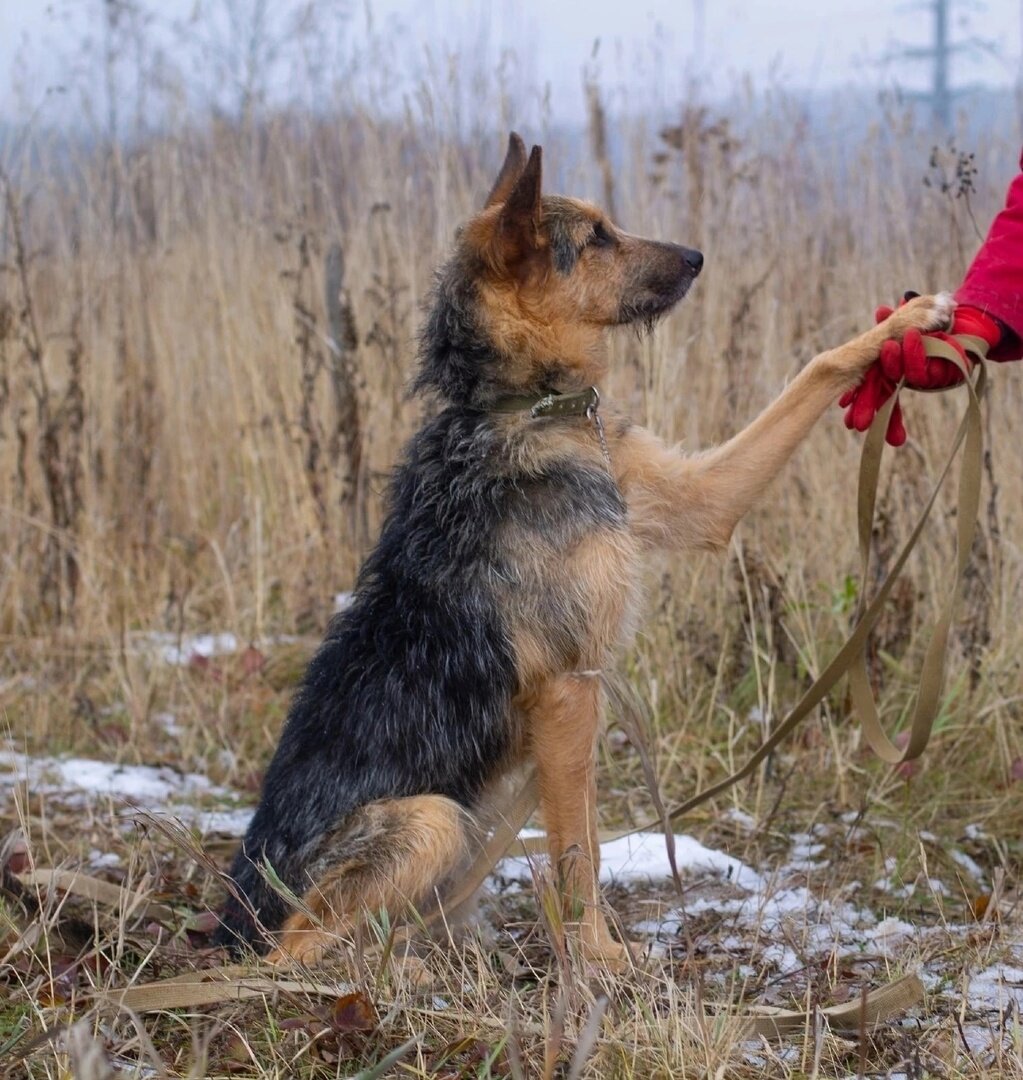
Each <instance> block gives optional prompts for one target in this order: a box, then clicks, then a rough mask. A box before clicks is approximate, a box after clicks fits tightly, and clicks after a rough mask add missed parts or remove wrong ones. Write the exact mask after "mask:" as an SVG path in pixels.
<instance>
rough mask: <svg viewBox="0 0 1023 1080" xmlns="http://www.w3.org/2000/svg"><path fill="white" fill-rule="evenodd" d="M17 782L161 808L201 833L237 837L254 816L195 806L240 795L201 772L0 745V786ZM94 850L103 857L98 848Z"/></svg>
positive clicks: (79, 800) (68, 798) (84, 800)
mask: <svg viewBox="0 0 1023 1080" xmlns="http://www.w3.org/2000/svg"><path fill="white" fill-rule="evenodd" d="M5 770H6V771H5ZM19 784H27V786H28V788H29V791H30V792H31V793H32V794H35V795H49V796H53V797H59V798H60V799H61V800H62V801H63V802H64V803H66V804H67V805H70V806H83V807H84V806H88V805H90V804H91V803H95V802H97V801H98V800H100V799H114V800H120V801H123V802H125V803H127V804H129V809H130V808H131V807H144V808H147V809H159V810H162V811H166V812H168V813H170V814H173V815H174V816H175V817H178V818H180V819H181V820H182V821H184V822H186V823H189V824H192V825H194V826H195V827H196V828H198V829H199V830H200V831H201V832H204V833H205V832H222V833H224V834H226V835H228V836H236V835H241V833H243V832H244V831H245V827H246V826H247V825H248V818H250V817H251V816H252V811H251V809H248V808H230V809H227V810H205V809H202V808H201V807H199V806H196V805H195V803H196V802H199V801H202V800H203V799H210V798H216V799H229V800H230V801H232V802H237V801H238V799H239V798H240V796H239V795H238V794H237V792H234V791H231V789H230V788H225V787H221V786H220V785H218V784H214V783H213V782H212V781H211V780H210V779H209V777H208V776H204V775H202V774H201V773H182V772H178V771H177V770H176V769H172V768H170V767H168V766H166V765H118V764H115V763H114V762H110V761H96V760H93V759H92V758H56V757H31V756H29V755H27V754H21V753H18V752H17V751H14V750H9V749H0V790H2V789H3V788H5V787H7V788H11V787H14V786H16V785H19ZM94 854H96V855H97V856H101V853H100V852H95V853H94ZM102 857H104V858H105V857H106V856H102ZM112 857H113V858H116V856H112ZM98 865H103V864H98ZM106 865H115V864H113V863H108V864H106Z"/></svg>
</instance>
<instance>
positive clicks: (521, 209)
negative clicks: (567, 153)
mask: <svg viewBox="0 0 1023 1080" xmlns="http://www.w3.org/2000/svg"><path fill="white" fill-rule="evenodd" d="M542 184H543V151H542V150H541V149H540V147H539V146H534V147H533V150H532V152H531V153H530V155H529V160H528V161H527V162H526V167H525V168H524V169H523V170H522V175H521V176H520V177H519V178H518V180H517V181H516V183H515V186H514V187H513V188H512V190H511V191H510V192H509V194H508V198H507V199H505V201H504V206H503V208H502V209H501V217H500V230H501V235H502V238H503V239H504V241H505V244H506V245H507V246H508V247H509V248H511V249H512V250H517V251H518V252H525V251H530V250H532V249H533V248H534V247H535V246H536V240H537V235H538V233H539V231H540V218H541V207H540V194H541V187H542Z"/></svg>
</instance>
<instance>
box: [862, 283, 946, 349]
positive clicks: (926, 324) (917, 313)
mask: <svg viewBox="0 0 1023 1080" xmlns="http://www.w3.org/2000/svg"><path fill="white" fill-rule="evenodd" d="M955 309H956V302H955V300H954V299H953V298H952V294H951V293H947V292H942V293H937V294H936V295H935V296H916V297H914V298H913V299H912V300H910V301H909V302H908V303H905V304H903V305H902V307H899V308H896V309H895V310H894V311H893V312H892V313H891V315H889V316H888V318H887V319H885V321H884V322H883V323H881V326H880V329H881V330H883V331H884V333H885V336H886V337H890V338H901V337H902V335H903V334H905V332H906V331H907V330H920V331H921V332H922V333H927V331H929V330H947V329H948V328H949V327H950V326H951V325H952V315H953V313H954V311H955Z"/></svg>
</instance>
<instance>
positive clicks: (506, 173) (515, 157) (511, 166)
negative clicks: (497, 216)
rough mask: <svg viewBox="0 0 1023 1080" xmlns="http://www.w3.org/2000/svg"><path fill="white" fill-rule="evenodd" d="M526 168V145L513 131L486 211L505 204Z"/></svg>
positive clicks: (484, 206)
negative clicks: (497, 204) (499, 204)
mask: <svg viewBox="0 0 1023 1080" xmlns="http://www.w3.org/2000/svg"><path fill="white" fill-rule="evenodd" d="M525 167H526V144H525V143H524V142H523V141H522V136H521V135H520V134H519V133H518V132H517V131H513V132H512V133H511V135H509V136H508V153H507V154H505V156H504V164H503V165H502V166H501V171H500V172H499V173H498V174H497V179H496V180H495V181H494V186H493V187H492V188H491V189H490V194H489V195H488V196H487V201H486V202H485V203H484V204H483V209H484V210H486V209H488V208H489V207H491V206H494V205H495V204H496V203H503V202H505V200H506V199H507V198H508V196H509V195H510V194H511V190H512V188H514V187H515V184H516V182H517V181H518V179H519V177H520V176H521V175H522V170H523V169H525Z"/></svg>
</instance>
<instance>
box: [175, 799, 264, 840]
mask: <svg viewBox="0 0 1023 1080" xmlns="http://www.w3.org/2000/svg"><path fill="white" fill-rule="evenodd" d="M173 810H174V813H175V814H176V815H177V816H178V817H190V818H191V822H192V824H193V825H194V826H195V827H196V828H197V829H198V830H199V832H200V833H202V834H203V836H208V835H209V834H210V833H216V834H217V835H219V836H244V835H245V830H246V829H247V828H248V827H249V822H250V821H251V820H252V815H253V814H254V813H255V810H253V809H252V808H251V807H239V808H238V809H237V810H196V809H195V808H194V807H193V808H190V807H183V806H176V807H174V808H173Z"/></svg>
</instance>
